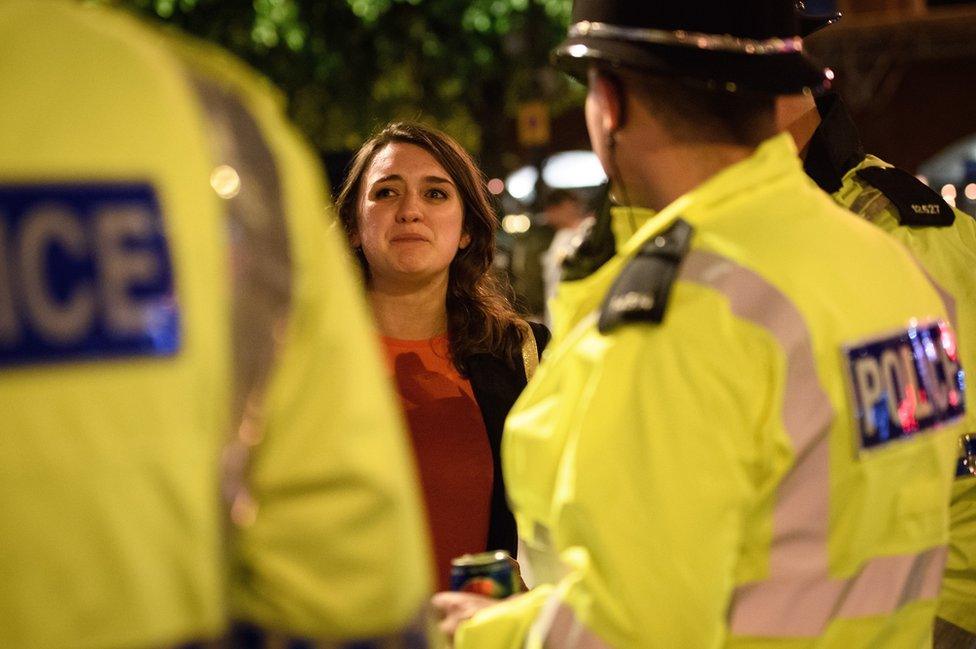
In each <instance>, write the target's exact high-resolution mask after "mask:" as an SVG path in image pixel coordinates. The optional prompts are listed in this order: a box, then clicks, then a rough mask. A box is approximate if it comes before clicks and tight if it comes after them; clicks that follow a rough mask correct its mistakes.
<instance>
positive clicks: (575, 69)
mask: <svg viewBox="0 0 976 649" xmlns="http://www.w3.org/2000/svg"><path fill="white" fill-rule="evenodd" d="M553 59H554V61H555V63H556V65H557V66H559V67H560V68H562V69H563V70H565V71H566V72H568V73H569V74H571V75H573V76H575V77H577V78H581V79H582V78H585V75H586V69H587V68H588V67H589V65H590V64H591V63H602V64H604V65H606V66H609V67H611V68H613V67H625V68H630V69H635V70H642V71H646V72H651V73H655V74H661V75H666V76H670V77H674V78H676V79H680V80H682V81H685V82H688V83H691V84H694V85H699V86H703V87H707V88H712V89H715V90H726V91H729V92H739V91H755V92H762V93H770V94H792V93H797V92H801V91H803V90H804V89H807V88H809V89H810V90H812V91H814V92H819V91H821V90H824V89H825V88H826V87H828V86H829V83H830V81H829V77H828V73H827V71H826V70H825V69H824V68H823V67H822V66H819V65H817V64H816V63H814V62H813V61H812V60H811V59H809V58H808V57H807V56H806V55H805V54H804V53H803V41H802V39H801V38H800V36H799V26H798V15H797V12H796V10H795V9H794V5H793V2H789V1H784V0H751V1H749V2H729V1H728V0H680V1H678V2H676V1H675V0H639V1H638V0H575V2H574V3H573V18H572V22H571V24H570V27H569V36H568V38H567V39H566V40H565V41H564V42H563V43H562V44H561V45H560V46H559V47H557V48H556V50H555V51H554V52H553Z"/></svg>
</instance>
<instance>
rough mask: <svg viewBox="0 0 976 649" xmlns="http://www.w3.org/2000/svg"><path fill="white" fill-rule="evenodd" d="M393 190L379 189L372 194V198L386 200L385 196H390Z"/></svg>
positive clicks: (387, 188)
mask: <svg viewBox="0 0 976 649" xmlns="http://www.w3.org/2000/svg"><path fill="white" fill-rule="evenodd" d="M392 195H393V190H392V189H391V188H389V187H380V188H379V189H377V190H376V191H375V192H373V198H386V197H387V196H392Z"/></svg>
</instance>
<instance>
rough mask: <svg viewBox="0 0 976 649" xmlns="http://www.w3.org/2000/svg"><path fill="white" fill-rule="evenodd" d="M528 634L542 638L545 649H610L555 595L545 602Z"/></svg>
mask: <svg viewBox="0 0 976 649" xmlns="http://www.w3.org/2000/svg"><path fill="white" fill-rule="evenodd" d="M529 633H530V637H540V638H544V639H545V641H544V643H543V646H544V647H546V648H547V649H610V645H608V644H607V643H606V642H604V641H603V640H601V639H600V638H598V637H597V636H596V634H594V633H593V632H592V631H590V630H589V629H587V628H586V626H584V625H583V623H582V622H580V621H579V620H577V619H576V614H575V613H573V609H571V608H570V607H568V606H566V605H565V604H563V603H562V602H561V601H559V598H558V596H557V595H555V594H554V595H552V596H551V597H550V598H549V600H548V601H547V602H546V604H545V606H544V607H543V609H542V611H541V612H540V613H539V617H538V618H537V619H536V621H535V624H533V625H532V630H531V631H530V632H529Z"/></svg>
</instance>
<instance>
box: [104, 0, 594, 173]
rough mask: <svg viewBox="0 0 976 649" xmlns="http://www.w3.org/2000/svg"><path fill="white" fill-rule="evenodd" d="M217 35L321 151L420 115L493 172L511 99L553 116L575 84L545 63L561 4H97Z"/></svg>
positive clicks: (321, 0) (138, 0) (236, 0)
mask: <svg viewBox="0 0 976 649" xmlns="http://www.w3.org/2000/svg"><path fill="white" fill-rule="evenodd" d="M96 1H102V2H113V3H114V4H118V5H123V6H127V7H129V8H131V9H134V10H135V11H137V12H140V13H143V14H148V15H152V16H154V17H155V18H157V19H159V20H163V21H166V22H168V23H172V24H176V25H178V26H180V27H181V28H183V29H185V30H186V31H188V32H190V33H193V34H196V35H197V36H201V37H203V38H206V39H209V40H211V41H215V42H217V43H220V44H221V45H223V46H224V47H226V48H228V49H230V50H231V51H233V52H234V53H236V54H237V55H239V56H241V57H242V58H244V59H245V60H247V61H248V62H249V63H251V64H252V65H253V66H255V67H256V68H257V69H259V70H261V71H262V72H263V73H265V74H266V75H268V76H269V77H270V78H271V79H272V80H273V81H275V82H276V83H277V84H278V85H279V86H280V87H281V88H282V89H283V90H284V91H285V93H286V95H287V96H288V99H289V106H290V110H291V113H292V116H293V118H294V119H295V121H296V122H297V123H298V125H299V127H300V128H302V129H303V130H304V131H305V132H306V134H307V136H308V137H309V138H310V140H311V141H312V142H313V143H314V144H315V145H316V146H317V147H318V148H319V149H320V150H322V151H323V152H326V151H337V150H348V149H353V148H355V147H357V146H358V145H359V144H360V143H361V142H362V141H363V139H364V138H366V137H368V136H369V134H370V133H371V132H373V131H374V130H375V129H376V127H377V126H379V125H381V124H383V123H385V122H387V121H389V120H391V119H398V118H400V119H402V118H410V119H423V120H424V121H427V122H429V123H432V124H434V125H436V126H439V127H441V128H443V129H444V130H446V131H448V132H449V133H451V134H452V135H454V136H455V137H457V138H458V139H459V140H460V141H461V142H462V143H463V144H464V145H465V146H467V147H468V148H469V149H471V150H473V151H476V152H479V153H480V156H481V158H482V161H483V164H484V165H485V167H486V168H487V169H488V170H489V171H493V172H495V173H500V172H501V170H502V168H503V167H504V166H506V165H504V163H503V153H504V148H505V144H506V143H507V142H508V141H509V140H510V139H511V138H510V132H511V131H512V128H511V121H510V120H511V119H512V118H513V117H514V115H515V112H516V106H517V104H518V103H519V102H520V101H524V100H528V99H543V100H546V101H549V102H550V104H551V105H552V107H553V110H554V111H555V112H557V113H558V112H559V111H561V110H562V109H564V108H566V107H567V106H570V105H573V104H574V103H576V102H578V101H579V98H580V89H579V88H578V87H576V86H574V85H573V84H571V83H570V82H569V81H567V80H566V79H565V78H563V77H562V76H561V75H559V74H557V73H556V72H554V71H553V70H551V68H549V66H548V53H549V51H550V50H551V49H552V47H554V46H555V44H557V43H558V42H559V40H560V39H561V38H562V36H563V35H564V34H565V29H566V24H567V23H568V21H569V12H570V6H571V1H570V0H467V1H462V0H96Z"/></svg>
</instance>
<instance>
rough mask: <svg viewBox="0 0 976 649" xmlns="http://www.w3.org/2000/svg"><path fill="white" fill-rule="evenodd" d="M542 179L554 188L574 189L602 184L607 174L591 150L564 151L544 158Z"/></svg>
mask: <svg viewBox="0 0 976 649" xmlns="http://www.w3.org/2000/svg"><path fill="white" fill-rule="evenodd" d="M542 181H543V182H544V183H546V184H547V185H549V186H550V187H552V188H554V189H575V188H578V187H596V186H597V185H602V184H603V183H605V182H606V181H607V175H606V174H605V173H604V172H603V165H601V164H600V159H599V158H597V157H596V154H595V153H593V152H592V151H564V152H563V153H557V154H556V155H554V156H552V157H550V158H549V159H548V160H546V163H545V164H544V165H543V166H542Z"/></svg>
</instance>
